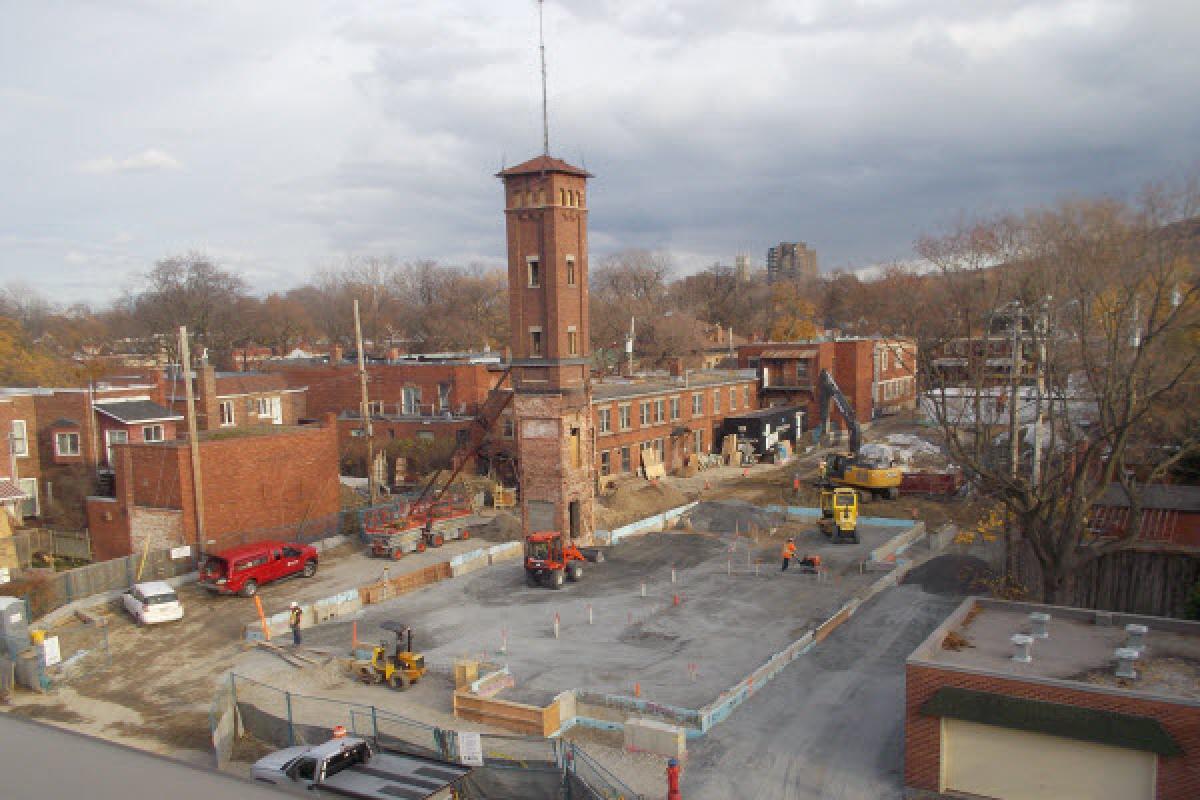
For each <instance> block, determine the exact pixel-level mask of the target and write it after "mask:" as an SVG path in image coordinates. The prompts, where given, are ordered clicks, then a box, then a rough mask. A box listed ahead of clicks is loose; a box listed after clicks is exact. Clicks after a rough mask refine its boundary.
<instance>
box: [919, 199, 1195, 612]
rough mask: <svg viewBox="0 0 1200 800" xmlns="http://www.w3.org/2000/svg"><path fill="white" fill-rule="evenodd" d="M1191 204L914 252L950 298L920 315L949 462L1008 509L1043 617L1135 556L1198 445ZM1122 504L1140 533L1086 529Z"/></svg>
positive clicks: (1081, 208)
mask: <svg viewBox="0 0 1200 800" xmlns="http://www.w3.org/2000/svg"><path fill="white" fill-rule="evenodd" d="M1196 199H1197V196H1196V193H1195V192H1194V191H1190V190H1187V191H1180V192H1175V193H1167V192H1165V191H1161V190H1157V191H1152V192H1148V193H1147V194H1146V195H1145V197H1144V198H1143V199H1142V200H1141V201H1139V202H1138V203H1137V204H1136V205H1130V204H1125V203H1118V202H1115V201H1098V202H1087V201H1077V202H1071V203H1064V204H1062V205H1060V206H1058V207H1055V208H1052V209H1049V210H1040V211H1031V212H1029V213H1027V214H1025V215H1023V216H1020V217H1007V218H1000V219H995V220H991V221H987V222H983V223H978V224H964V225H961V226H960V227H959V228H958V229H957V230H955V231H954V232H952V233H951V234H949V235H946V236H942V237H940V238H928V239H925V240H922V241H921V242H920V243H919V245H918V250H919V252H920V253H921V254H922V255H923V256H924V257H926V258H927V259H928V260H929V261H930V262H931V263H932V264H934V265H936V267H937V269H938V273H939V275H938V283H937V291H938V292H940V293H941V298H940V302H931V301H930V300H929V299H928V298H926V299H925V300H924V301H923V306H924V307H925V308H927V309H928V314H929V315H930V317H932V318H933V319H932V321H931V322H930V323H929V324H927V325H925V326H924V327H923V329H922V331H921V333H922V340H921V380H922V383H923V384H924V386H925V388H926V391H927V394H926V399H927V402H926V407H927V409H928V410H929V411H930V413H931V414H932V416H933V417H934V419H935V420H936V422H937V423H938V425H939V426H940V427H941V429H942V432H943V433H944V435H945V439H946V442H947V446H948V448H949V451H950V453H951V455H952V457H953V458H954V459H955V460H957V461H958V462H959V463H960V464H961V465H962V466H963V468H964V469H965V471H966V472H967V473H968V475H969V476H970V478H971V479H972V480H973V482H974V483H975V485H976V486H977V487H978V489H979V490H980V491H981V492H982V493H983V494H985V495H986V496H989V497H992V498H994V499H995V500H996V501H998V502H999V503H1001V504H1003V506H1004V507H1005V508H1007V510H1008V512H1009V514H1010V518H1011V520H1012V525H1011V526H1010V531H1009V535H1010V536H1011V539H1010V542H1009V544H1010V550H1011V551H1012V552H1014V553H1015V552H1028V553H1029V554H1030V556H1031V558H1032V559H1033V561H1034V562H1035V563H1036V565H1037V567H1038V569H1037V570H1036V572H1035V573H1033V574H1037V575H1040V580H1039V581H1038V583H1039V584H1040V585H1036V586H1033V587H1030V588H1032V589H1033V590H1034V591H1035V593H1040V594H1041V596H1042V598H1043V599H1044V600H1045V601H1046V602H1058V601H1061V600H1063V599H1064V598H1065V597H1067V596H1068V594H1067V593H1068V592H1069V590H1070V588H1071V586H1072V582H1073V580H1074V578H1075V576H1076V575H1077V574H1078V572H1079V570H1080V569H1081V568H1082V567H1083V566H1085V565H1086V564H1088V563H1089V562H1091V561H1093V560H1095V559H1097V558H1100V557H1102V556H1104V555H1106V554H1109V553H1113V552H1117V551H1120V550H1123V549H1128V548H1130V547H1131V546H1133V545H1134V544H1135V543H1136V542H1137V540H1138V538H1139V536H1140V535H1141V530H1140V525H1141V520H1142V514H1141V510H1142V500H1141V495H1142V492H1141V485H1142V483H1143V482H1152V481H1155V480H1159V479H1161V478H1162V477H1163V476H1164V475H1165V474H1166V473H1167V472H1168V471H1169V470H1170V469H1171V468H1172V466H1173V465H1174V464H1175V463H1176V462H1177V461H1179V460H1180V459H1181V458H1182V457H1183V455H1184V454H1185V453H1186V452H1187V451H1188V450H1189V448H1190V447H1193V446H1194V445H1195V444H1196V442H1197V437H1198V436H1200V424H1198V423H1200V417H1198V416H1197V413H1196V409H1197V405H1196V401H1197V399H1200V398H1198V397H1197V387H1196V381H1197V376H1198V371H1200V357H1198V354H1200V346H1198V344H1200V338H1198V337H1200V282H1198V277H1200V276H1198V272H1197V263H1198V261H1197V253H1198V252H1200V247H1198V244H1200V236H1197V228H1196V225H1195V221H1194V220H1193V221H1192V223H1191V224H1179V220H1182V219H1187V218H1190V217H1192V216H1193V215H1194V214H1195V213H1196ZM948 365H951V366H953V369H947V366H948ZM1014 423H1015V424H1014ZM1135 476H1140V478H1141V480H1140V481H1139V480H1136V479H1135ZM1112 487H1119V488H1116V489H1114V488H1112ZM1109 491H1117V492H1119V493H1120V495H1121V496H1123V498H1124V499H1125V501H1126V502H1127V503H1128V506H1129V513H1128V521H1127V523H1126V524H1125V525H1124V527H1123V528H1121V529H1116V530H1105V531H1097V530H1093V529H1090V527H1089V519H1090V515H1091V513H1092V509H1093V507H1094V506H1095V504H1096V501H1097V500H1098V499H1099V498H1100V496H1101V495H1102V494H1103V493H1105V492H1109ZM1010 569H1012V565H1011V564H1010ZM1010 577H1014V578H1015V577H1016V576H1013V575H1010Z"/></svg>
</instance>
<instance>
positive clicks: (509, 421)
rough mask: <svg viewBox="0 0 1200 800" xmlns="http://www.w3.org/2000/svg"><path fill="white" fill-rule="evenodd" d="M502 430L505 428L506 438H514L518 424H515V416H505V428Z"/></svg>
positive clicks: (504, 434)
mask: <svg viewBox="0 0 1200 800" xmlns="http://www.w3.org/2000/svg"><path fill="white" fill-rule="evenodd" d="M502 430H503V436H504V438H505V439H511V438H513V433H514V432H515V430H516V426H515V425H513V418H512V417H505V418H504V427H503V429H502Z"/></svg>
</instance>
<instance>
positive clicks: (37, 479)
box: [0, 379, 181, 517]
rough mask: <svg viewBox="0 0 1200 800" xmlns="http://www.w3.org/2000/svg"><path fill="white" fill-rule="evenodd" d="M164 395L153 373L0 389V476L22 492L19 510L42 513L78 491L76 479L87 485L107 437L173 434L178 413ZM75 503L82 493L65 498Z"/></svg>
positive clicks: (101, 462)
mask: <svg viewBox="0 0 1200 800" xmlns="http://www.w3.org/2000/svg"><path fill="white" fill-rule="evenodd" d="M162 398H163V385H162V382H161V381H158V380H154V379H149V380H145V381H143V382H136V381H133V380H123V381H120V382H119V384H109V383H100V384H97V385H96V386H93V387H90V388H74V387H68V388H33V389H0V431H2V432H3V434H4V436H5V439H6V440H7V441H6V446H5V447H4V456H5V457H4V458H3V461H4V465H3V467H2V468H0V469H2V470H3V473H0V474H2V476H3V477H4V478H7V479H8V480H10V481H14V482H15V483H16V484H17V485H18V486H19V487H20V488H21V490H22V492H23V493H24V494H25V496H26V499H25V500H24V501H23V503H22V505H21V515H22V516H23V517H40V516H43V515H44V513H45V511H46V510H47V506H48V504H50V503H52V502H54V501H55V500H56V499H57V500H63V501H64V502H65V501H67V499H68V495H69V494H72V493H74V494H78V491H79V489H80V486H78V485H77V484H80V482H81V481H82V482H86V483H87V484H89V485H88V487H87V488H88V489H89V490H90V488H91V483H92V482H93V481H94V480H95V478H96V474H97V471H98V470H102V469H103V468H104V467H105V466H106V465H107V444H108V442H109V441H110V439H117V440H120V439H121V437H122V436H125V437H126V439H127V440H131V441H141V440H142V438H143V437H144V436H146V435H149V436H151V437H154V436H160V437H162V438H174V436H175V429H174V426H175V424H176V422H177V421H178V420H180V419H181V417H179V416H178V415H176V414H174V413H173V412H172V411H171V410H170V409H168V408H165V407H164V406H163V405H162ZM122 416H124V417H126V418H127V419H124V420H123V419H121V417H122ZM143 422H145V423H146V424H145V425H143V424H142V423H143ZM147 428H149V433H148V434H147V433H146V430H145V429H147ZM56 484H57V487H56ZM68 484H70V489H71V492H67V485H68ZM81 501H82V495H80V496H79V497H71V498H70V502H75V503H79V502H81Z"/></svg>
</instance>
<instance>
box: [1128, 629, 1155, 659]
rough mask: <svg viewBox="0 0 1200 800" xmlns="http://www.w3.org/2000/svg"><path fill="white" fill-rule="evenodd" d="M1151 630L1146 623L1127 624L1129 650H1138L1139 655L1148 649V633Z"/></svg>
mask: <svg viewBox="0 0 1200 800" xmlns="http://www.w3.org/2000/svg"><path fill="white" fill-rule="evenodd" d="M1149 631H1150V629H1149V628H1147V627H1146V626H1145V625H1137V624H1135V623H1132V622H1131V623H1129V624H1128V625H1126V626H1125V637H1126V638H1125V647H1126V649H1129V650H1136V651H1137V653H1138V655H1141V654H1142V651H1143V650H1145V649H1146V634H1147V633H1148V632H1149Z"/></svg>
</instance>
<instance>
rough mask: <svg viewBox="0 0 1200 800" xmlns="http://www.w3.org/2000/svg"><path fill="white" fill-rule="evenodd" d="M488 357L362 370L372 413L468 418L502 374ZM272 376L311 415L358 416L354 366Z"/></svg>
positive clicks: (309, 367)
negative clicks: (300, 398) (298, 393)
mask: <svg viewBox="0 0 1200 800" xmlns="http://www.w3.org/2000/svg"><path fill="white" fill-rule="evenodd" d="M499 364H500V358H499V357H498V356H494V355H490V354H462V355H449V356H446V357H443V358H439V359H436V360H420V359H401V360H396V361H392V362H389V363H386V364H380V363H373V364H368V365H367V393H368V395H369V397H370V400H371V411H372V413H373V414H377V415H380V416H395V417H414V418H416V417H434V416H437V417H444V416H445V415H447V414H451V415H455V416H466V417H473V416H474V415H475V414H477V413H478V412H479V409H480V408H481V407H482V406H483V404H484V402H486V401H487V396H488V392H489V391H491V389H492V387H493V386H494V385H495V384H496V381H497V379H498V378H499V376H500V374H501V373H502V371H503V370H502V368H501V367H500V366H499ZM271 374H273V375H278V376H280V377H282V379H283V381H284V382H285V384H286V385H287V386H289V387H291V388H293V389H305V390H306V408H307V413H308V414H310V415H318V414H324V413H327V412H330V411H332V412H334V413H341V412H343V411H348V410H354V411H357V410H358V406H359V398H360V391H361V387H360V385H359V379H358V367H357V365H354V364H342V363H336V364H322V363H316V362H311V361H279V362H275V363H273V364H272V365H271Z"/></svg>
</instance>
